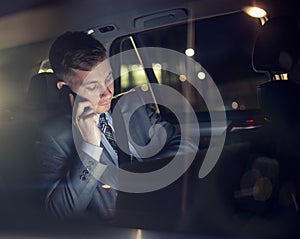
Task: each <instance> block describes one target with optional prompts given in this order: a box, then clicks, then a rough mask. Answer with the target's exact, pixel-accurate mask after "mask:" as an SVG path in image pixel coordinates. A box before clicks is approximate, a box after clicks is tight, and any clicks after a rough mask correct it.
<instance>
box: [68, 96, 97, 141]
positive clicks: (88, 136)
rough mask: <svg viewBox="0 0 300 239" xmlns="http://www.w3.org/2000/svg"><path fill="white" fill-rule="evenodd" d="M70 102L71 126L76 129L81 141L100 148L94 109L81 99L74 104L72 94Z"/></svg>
mask: <svg viewBox="0 0 300 239" xmlns="http://www.w3.org/2000/svg"><path fill="white" fill-rule="evenodd" d="M77 97H79V96H77ZM77 97H76V98H77ZM70 102H71V106H72V107H73V119H72V120H73V124H74V125H75V126H76V127H77V129H78V131H79V132H80V134H81V137H82V139H83V140H84V141H86V142H87V143H89V144H93V145H95V146H100V142H101V135H100V129H99V128H98V123H99V118H98V115H97V114H96V112H95V109H94V108H95V107H94V106H93V105H92V103H91V102H90V101H88V100H86V99H83V98H79V99H77V100H76V102H75V103H74V96H73V95H72V94H70Z"/></svg>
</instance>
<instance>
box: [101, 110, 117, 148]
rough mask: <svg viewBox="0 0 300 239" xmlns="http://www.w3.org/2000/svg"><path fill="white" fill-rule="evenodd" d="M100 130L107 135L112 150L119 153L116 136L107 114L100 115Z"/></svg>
mask: <svg viewBox="0 0 300 239" xmlns="http://www.w3.org/2000/svg"><path fill="white" fill-rule="evenodd" d="M98 126H99V128H100V130H101V131H102V133H103V134H104V135H105V137H106V139H107V141H108V142H109V143H110V145H111V146H112V148H113V149H114V150H115V151H116V153H118V146H117V143H116V140H115V136H114V133H113V130H112V128H111V127H110V125H109V124H108V122H107V120H106V117H105V114H100V116H99V125H98Z"/></svg>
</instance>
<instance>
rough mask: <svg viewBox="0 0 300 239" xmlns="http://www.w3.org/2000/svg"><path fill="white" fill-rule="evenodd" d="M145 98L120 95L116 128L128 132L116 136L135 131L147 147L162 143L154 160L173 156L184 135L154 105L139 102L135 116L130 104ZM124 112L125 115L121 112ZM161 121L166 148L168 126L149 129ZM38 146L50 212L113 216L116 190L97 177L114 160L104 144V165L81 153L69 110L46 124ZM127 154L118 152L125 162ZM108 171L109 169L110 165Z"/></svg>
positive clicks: (188, 147) (189, 145) (188, 146)
mask: <svg viewBox="0 0 300 239" xmlns="http://www.w3.org/2000/svg"><path fill="white" fill-rule="evenodd" d="M141 102H143V101H142V100H141V97H140V92H137V91H136V92H132V93H129V94H127V95H126V96H123V97H121V100H119V102H118V104H117V107H116V108H115V109H116V110H117V111H116V112H119V113H118V114H117V116H118V117H117V119H115V118H114V127H115V131H116V132H117V131H122V132H123V134H122V133H121V134H119V136H118V135H117V137H124V136H125V135H128V134H129V133H130V135H131V138H132V139H133V140H134V142H135V143H136V144H138V145H141V146H144V145H148V144H149V143H151V142H152V145H153V147H161V148H162V150H160V152H159V153H157V154H156V155H154V156H153V157H151V158H153V159H158V158H167V157H172V156H174V155H175V154H176V153H177V151H178V147H179V144H180V140H181V136H180V134H178V132H176V130H175V128H174V127H173V126H172V125H171V124H169V123H167V122H165V121H163V120H162V119H161V117H160V116H159V115H158V114H156V113H155V110H154V109H152V108H151V107H146V106H145V105H144V106H142V107H139V109H138V110H137V111H135V113H134V114H133V115H132V110H131V109H133V108H135V107H136V106H137V105H136V104H141ZM113 115H114V114H113ZM120 115H122V117H119V116H120ZM130 116H131V118H130V119H129V117H130ZM125 122H126V124H125ZM158 123H159V124H160V126H162V127H164V129H165V132H166V143H165V145H164V146H163V147H162V145H160V144H161V143H162V142H161V138H162V135H161V134H162V132H163V131H162V130H161V129H159V128H156V130H152V131H150V133H149V129H150V127H151V126H153V125H155V124H158ZM124 125H125V130H124V127H123V126H124ZM128 126H129V127H128ZM129 131H130V132H129ZM120 135H121V136H120ZM36 146H37V156H38V160H39V161H40V162H41V175H42V178H43V182H44V183H45V189H46V198H45V204H46V211H47V212H48V213H50V214H52V215H56V216H59V217H72V218H73V217H76V216H82V215H88V216H91V215H92V216H97V217H101V218H108V217H111V216H112V215H113V213H114V208H115V203H116V191H115V190H114V189H112V188H110V189H104V188H102V184H101V183H100V182H99V180H97V179H99V178H100V177H101V175H102V174H103V167H102V164H107V163H108V162H110V161H111V159H110V156H109V154H108V152H107V151H106V149H105V148H104V150H103V153H102V156H101V158H100V162H101V164H100V163H98V162H97V161H96V160H94V159H93V158H92V157H90V156H89V155H88V154H86V153H84V152H78V148H77V150H76V147H75V144H74V140H73V135H72V121H71V115H70V114H64V115H61V116H59V117H57V118H56V119H54V120H51V122H49V123H48V124H47V125H45V126H44V127H43V128H42V129H41V132H40V134H39V137H38V140H37V142H36ZM196 148H197V147H195V145H193V144H192V143H191V142H186V143H185V150H187V151H192V150H196ZM79 151H80V150H79ZM138 153H139V154H142V153H143V152H138ZM79 155H80V158H79ZM124 158H125V161H126V156H124V154H123V155H119V160H120V161H121V160H123V161H124ZM105 173H107V174H109V170H107V171H105Z"/></svg>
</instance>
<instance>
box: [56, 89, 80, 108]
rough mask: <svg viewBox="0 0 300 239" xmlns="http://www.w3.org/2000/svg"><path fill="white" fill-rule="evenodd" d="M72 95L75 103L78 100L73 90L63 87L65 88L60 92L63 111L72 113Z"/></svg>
mask: <svg viewBox="0 0 300 239" xmlns="http://www.w3.org/2000/svg"><path fill="white" fill-rule="evenodd" d="M70 94H72V95H73V96H74V101H75V99H76V96H77V94H76V93H75V92H74V91H72V89H71V88H70V87H69V86H67V85H63V87H62V88H61V90H60V99H59V101H60V105H61V108H62V110H64V111H67V112H72V104H73V103H74V102H70Z"/></svg>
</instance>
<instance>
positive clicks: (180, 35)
mask: <svg viewBox="0 0 300 239" xmlns="http://www.w3.org/2000/svg"><path fill="white" fill-rule="evenodd" d="M260 28H261V23H260V21H259V20H258V19H254V18H251V17H249V16H247V15H246V14H244V13H235V14H230V15H224V16H218V17H213V18H210V19H205V20H197V21H194V22H189V23H187V24H181V25H175V26H168V27H163V28H160V29H155V30H150V31H145V32H141V33H136V34H134V35H132V36H133V38H134V39H138V41H139V44H140V47H162V48H167V49H172V50H175V51H178V52H180V53H182V54H185V51H186V49H187V48H192V49H193V50H194V55H193V56H191V57H193V59H194V60H195V61H197V62H198V63H199V64H200V65H201V67H203V69H205V71H204V70H202V69H201V67H199V69H195V70H196V71H197V77H198V79H197V80H200V81H205V79H206V77H207V76H206V75H205V72H208V74H209V75H210V76H211V77H212V79H213V81H214V82H215V84H216V85H217V87H218V89H219V91H220V93H221V95H222V98H223V101H224V104H225V109H226V110H247V109H257V108H258V103H257V98H256V87H257V85H259V84H260V83H262V82H265V81H266V76H265V75H264V74H261V73H257V72H254V70H253V68H252V62H251V55H252V49H253V45H254V41H255V38H256V36H257V33H258V32H259V30H260ZM111 48H113V49H120V51H121V52H122V51H126V50H130V49H133V44H132V42H131V39H130V36H124V37H122V38H119V39H117V40H116V41H114V43H113V44H112V46H111ZM164 64H168V62H152V68H153V71H154V73H155V76H156V78H157V80H158V82H159V83H160V84H165V85H168V86H171V87H172V88H174V89H176V90H177V91H179V92H180V93H181V94H182V95H184V96H185V97H186V98H187V99H188V100H189V102H190V103H191V105H192V106H193V107H194V109H195V110H196V111H197V112H201V111H207V108H206V106H205V104H204V102H203V99H202V97H201V96H200V95H199V93H198V92H197V91H196V90H195V89H194V88H193V87H192V86H191V85H190V84H189V82H188V81H187V80H186V76H185V74H184V72H185V70H186V69H185V67H186V65H185V63H184V62H180V61H178V65H177V66H176V67H177V68H178V69H179V71H182V72H183V73H182V74H179V75H178V74H174V73H172V72H169V71H166V70H163V69H162V68H163V67H162V66H163V65H164ZM120 72H121V73H120V74H121V77H120V78H121V91H127V90H129V89H131V88H133V87H135V86H138V85H142V84H144V83H146V82H147V77H146V74H145V72H144V70H143V67H142V65H141V64H140V63H139V61H138V59H136V62H132V64H123V63H122V59H121V64H120ZM166 100H167V99H166ZM216 110H217V109H216Z"/></svg>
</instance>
